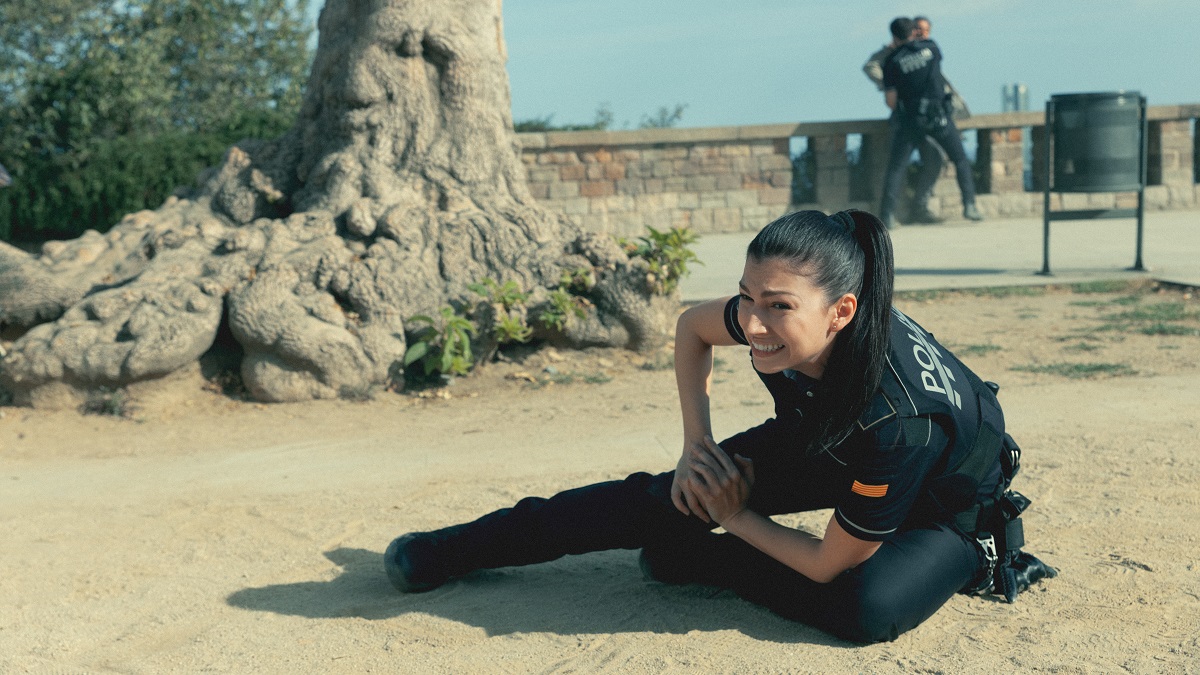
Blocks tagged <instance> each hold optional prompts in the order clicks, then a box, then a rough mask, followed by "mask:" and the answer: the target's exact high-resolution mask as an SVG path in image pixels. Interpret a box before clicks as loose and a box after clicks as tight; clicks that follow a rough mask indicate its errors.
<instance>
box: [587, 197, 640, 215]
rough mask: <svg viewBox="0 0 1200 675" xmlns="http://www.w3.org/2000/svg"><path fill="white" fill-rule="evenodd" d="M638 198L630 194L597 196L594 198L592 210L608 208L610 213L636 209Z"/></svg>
mask: <svg viewBox="0 0 1200 675" xmlns="http://www.w3.org/2000/svg"><path fill="white" fill-rule="evenodd" d="M636 206H637V198H635V197H631V196H630V195H610V196H608V197H597V198H595V199H593V200H592V205H591V210H592V211H596V210H597V208H600V209H603V210H606V211H608V212H610V213H622V212H624V211H636V210H637V208H636Z"/></svg>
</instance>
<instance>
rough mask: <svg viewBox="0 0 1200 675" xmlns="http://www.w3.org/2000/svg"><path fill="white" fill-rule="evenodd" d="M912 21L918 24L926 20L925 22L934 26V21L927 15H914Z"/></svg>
mask: <svg viewBox="0 0 1200 675" xmlns="http://www.w3.org/2000/svg"><path fill="white" fill-rule="evenodd" d="M912 21H913V25H916V24H918V23H921V22H922V21H924V22H925V23H927V24H929V26H930V27H931V28H932V27H933V22H932V21H930V20H929V17H927V16H914V17H913V18H912Z"/></svg>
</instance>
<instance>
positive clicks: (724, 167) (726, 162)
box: [700, 157, 734, 174]
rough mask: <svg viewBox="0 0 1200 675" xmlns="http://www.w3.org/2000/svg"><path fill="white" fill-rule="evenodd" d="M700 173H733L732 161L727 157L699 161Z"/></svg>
mask: <svg viewBox="0 0 1200 675" xmlns="http://www.w3.org/2000/svg"><path fill="white" fill-rule="evenodd" d="M700 171H701V173H713V174H717V173H734V169H733V160H732V159H730V158H729V157H716V158H713V159H703V160H700Z"/></svg>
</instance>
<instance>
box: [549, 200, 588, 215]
mask: <svg viewBox="0 0 1200 675" xmlns="http://www.w3.org/2000/svg"><path fill="white" fill-rule="evenodd" d="M557 203H558V209H559V210H560V211H562V212H563V213H566V214H568V215H583V214H585V213H589V212H590V211H591V203H592V200H590V199H588V198H587V197H573V198H571V199H560V200H558V202H557Z"/></svg>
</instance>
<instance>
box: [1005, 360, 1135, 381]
mask: <svg viewBox="0 0 1200 675" xmlns="http://www.w3.org/2000/svg"><path fill="white" fill-rule="evenodd" d="M1010 370H1016V371H1019V372H1024V373H1038V374H1042V375H1058V376H1059V377H1067V378H1070V379H1073V380H1082V379H1088V378H1093V377H1102V376H1106V377H1124V376H1129V375H1136V374H1137V371H1136V370H1134V369H1133V367H1132V366H1130V365H1129V364H1127V363H1046V364H1037V365H1034V364H1029V365H1023V366H1013V367H1012V368H1011V369H1010Z"/></svg>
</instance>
